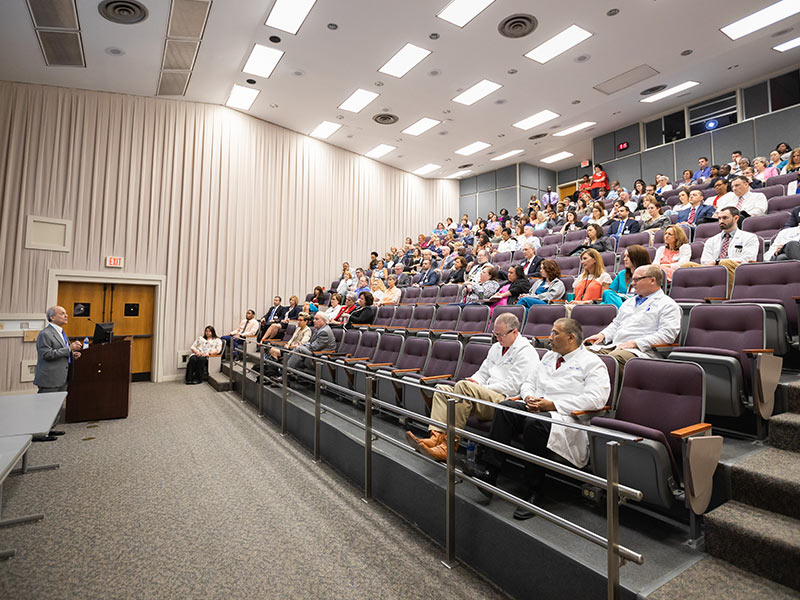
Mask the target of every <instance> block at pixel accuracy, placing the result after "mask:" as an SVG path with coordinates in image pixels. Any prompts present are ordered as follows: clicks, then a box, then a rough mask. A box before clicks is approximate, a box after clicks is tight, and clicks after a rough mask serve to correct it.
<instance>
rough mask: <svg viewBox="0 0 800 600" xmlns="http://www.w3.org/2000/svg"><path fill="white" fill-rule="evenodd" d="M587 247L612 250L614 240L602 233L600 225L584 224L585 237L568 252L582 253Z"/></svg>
mask: <svg viewBox="0 0 800 600" xmlns="http://www.w3.org/2000/svg"><path fill="white" fill-rule="evenodd" d="M589 248H591V249H592V250H597V251H598V252H613V251H614V241H613V240H612V239H611V238H609V237H607V236H605V235H604V234H603V228H602V227H600V226H599V225H597V224H596V223H590V224H589V225H587V226H586V239H585V240H584V241H583V244H581V245H580V246H578V247H577V248H575V249H574V250H573V251H572V252H570V255H573V254H579V253H582V252H583V251H584V250H586V249H589Z"/></svg>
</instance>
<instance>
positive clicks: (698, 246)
mask: <svg viewBox="0 0 800 600" xmlns="http://www.w3.org/2000/svg"><path fill="white" fill-rule="evenodd" d="M705 245H706V243H705V242H704V241H697V242H692V243H691V244H689V246H690V247H691V249H692V258H691V261H692V262H696V263H699V262H700V258H702V256H703V248H704V247H705Z"/></svg>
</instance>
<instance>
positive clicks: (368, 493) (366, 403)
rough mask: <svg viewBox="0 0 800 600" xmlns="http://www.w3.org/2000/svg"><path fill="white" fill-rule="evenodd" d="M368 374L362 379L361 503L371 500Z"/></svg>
mask: <svg viewBox="0 0 800 600" xmlns="http://www.w3.org/2000/svg"><path fill="white" fill-rule="evenodd" d="M373 382H374V378H373V376H372V375H370V374H369V373H367V374H366V376H365V379H364V497H363V498H362V499H361V500H362V502H364V503H367V502H369V501H370V500H371V499H372V384H373Z"/></svg>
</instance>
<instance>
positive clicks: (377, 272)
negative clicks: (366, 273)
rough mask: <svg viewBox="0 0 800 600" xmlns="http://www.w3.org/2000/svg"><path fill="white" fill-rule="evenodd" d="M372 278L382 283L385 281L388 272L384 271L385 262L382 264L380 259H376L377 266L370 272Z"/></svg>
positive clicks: (382, 261)
mask: <svg viewBox="0 0 800 600" xmlns="http://www.w3.org/2000/svg"><path fill="white" fill-rule="evenodd" d="M372 276H373V277H377V278H378V279H381V280H383V281H386V278H387V277H388V276H389V271H388V270H387V269H386V262H384V260H383V259H382V258H379V259H378V263H377V265H376V266H375V268H374V269H373V270H372Z"/></svg>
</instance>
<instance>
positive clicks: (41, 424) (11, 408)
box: [0, 392, 67, 473]
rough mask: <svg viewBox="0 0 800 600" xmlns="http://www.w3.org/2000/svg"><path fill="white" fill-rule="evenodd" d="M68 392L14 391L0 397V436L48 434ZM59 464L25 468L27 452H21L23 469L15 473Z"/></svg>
mask: <svg viewBox="0 0 800 600" xmlns="http://www.w3.org/2000/svg"><path fill="white" fill-rule="evenodd" d="M66 397H67V392H50V393H47V394H14V395H8V396H0V438H2V437H6V436H16V435H31V436H35V435H47V434H48V433H49V432H50V430H51V429H52V427H53V425H54V424H55V422H56V419H57V418H58V414H59V412H60V411H61V407H62V406H63V404H64V400H65V399H66ZM58 466H59V465H57V464H52V465H41V466H37V467H28V453H27V451H26V452H25V453H24V454H23V455H22V469H20V470H19V471H15V472H21V473H27V472H28V471H42V470H45V469H57V468H58Z"/></svg>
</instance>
